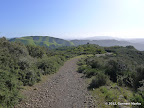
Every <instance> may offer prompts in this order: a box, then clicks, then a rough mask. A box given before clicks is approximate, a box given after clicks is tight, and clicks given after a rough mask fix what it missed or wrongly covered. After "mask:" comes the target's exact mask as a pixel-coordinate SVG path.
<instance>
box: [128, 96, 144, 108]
mask: <svg viewBox="0 0 144 108" xmlns="http://www.w3.org/2000/svg"><path fill="white" fill-rule="evenodd" d="M130 100H131V102H135V103H136V102H138V103H141V106H139V107H140V108H144V98H143V97H142V96H141V95H139V94H134V95H133V97H131V99H130Z"/></svg>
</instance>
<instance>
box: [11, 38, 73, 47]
mask: <svg viewBox="0 0 144 108" xmlns="http://www.w3.org/2000/svg"><path fill="white" fill-rule="evenodd" d="M9 41H11V42H15V41H17V42H22V43H23V44H25V45H40V46H46V47H49V48H55V47H60V46H73V45H74V44H73V43H72V42H70V41H66V40H63V39H59V38H54V37H49V36H27V37H21V38H13V39H10V40H9Z"/></svg>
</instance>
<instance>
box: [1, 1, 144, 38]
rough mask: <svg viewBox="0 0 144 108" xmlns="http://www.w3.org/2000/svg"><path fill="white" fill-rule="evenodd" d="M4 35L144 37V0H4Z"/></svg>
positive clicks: (2, 17)
mask: <svg viewBox="0 0 144 108" xmlns="http://www.w3.org/2000/svg"><path fill="white" fill-rule="evenodd" d="M0 13H1V15H0V36H6V37H8V38H11V37H22V36H31V35H33V36H35V35H40V36H41V35H42V36H53V37H59V38H66V39H71V38H85V37H92V36H113V37H123V38H144V0H0Z"/></svg>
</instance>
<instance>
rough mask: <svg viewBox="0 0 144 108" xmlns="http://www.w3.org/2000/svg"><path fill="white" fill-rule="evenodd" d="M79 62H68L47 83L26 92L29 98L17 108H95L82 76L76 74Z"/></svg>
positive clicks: (75, 59) (74, 59)
mask: <svg viewBox="0 0 144 108" xmlns="http://www.w3.org/2000/svg"><path fill="white" fill-rule="evenodd" d="M77 61H78V58H72V59H70V60H68V61H67V62H65V64H64V66H62V67H61V68H60V69H59V71H58V72H57V73H55V74H54V75H52V77H50V78H48V80H47V81H46V82H44V83H42V84H41V85H37V86H36V89H33V90H28V91H25V92H24V93H23V94H24V95H25V96H26V97H27V98H26V99H25V100H23V101H22V102H21V103H20V104H19V105H17V106H16V107H15V108H95V105H94V101H93V97H92V96H91V95H90V94H89V92H88V91H87V87H86V86H87V85H86V83H85V80H84V79H83V78H81V77H82V74H80V73H77V72H76V69H77V65H76V63H77Z"/></svg>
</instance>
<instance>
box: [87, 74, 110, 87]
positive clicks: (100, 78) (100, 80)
mask: <svg viewBox="0 0 144 108" xmlns="http://www.w3.org/2000/svg"><path fill="white" fill-rule="evenodd" d="M107 80H108V77H107V76H106V75H105V74H103V73H99V74H97V75H96V76H95V78H94V79H93V80H92V82H91V83H90V86H89V88H98V87H100V86H103V85H105V84H106V82H107Z"/></svg>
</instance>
